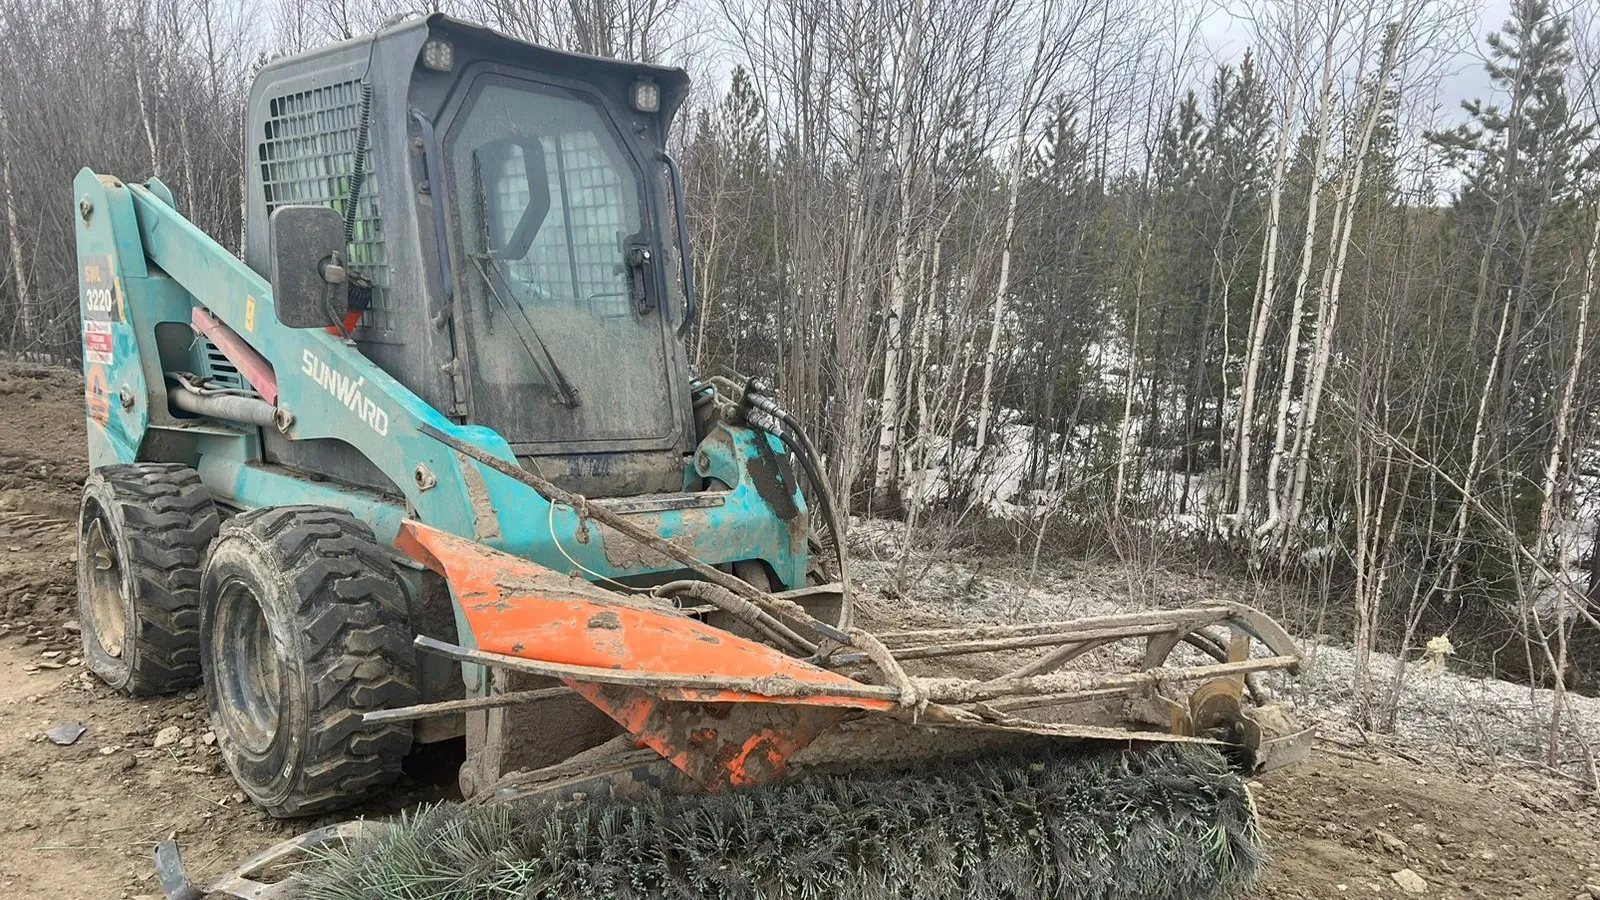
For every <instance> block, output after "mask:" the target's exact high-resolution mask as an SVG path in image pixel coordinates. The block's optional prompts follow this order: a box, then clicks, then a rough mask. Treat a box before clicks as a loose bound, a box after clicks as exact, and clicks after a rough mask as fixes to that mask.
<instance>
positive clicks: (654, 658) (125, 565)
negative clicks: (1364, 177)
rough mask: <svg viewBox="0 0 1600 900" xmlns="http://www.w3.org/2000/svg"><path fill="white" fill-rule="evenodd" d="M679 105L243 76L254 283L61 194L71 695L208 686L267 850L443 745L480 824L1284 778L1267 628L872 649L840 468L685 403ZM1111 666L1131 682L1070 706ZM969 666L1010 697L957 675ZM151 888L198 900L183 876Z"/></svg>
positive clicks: (559, 68)
mask: <svg viewBox="0 0 1600 900" xmlns="http://www.w3.org/2000/svg"><path fill="white" fill-rule="evenodd" d="M687 89H688V80H687V77H686V76H685V74H684V73H683V72H682V71H680V70H677V69H671V68H660V67H654V66H648V65H636V64H630V63H623V62H617V61H613V60H604V59H596V58H590V57H585V56H578V55H573V54H568V53H562V52H557V51H555V50H551V49H548V48H544V47H538V46H533V45H529V44H525V43H521V42H518V41H515V40H512V39H509V38H507V37H504V36H501V35H499V34H496V33H494V32H491V31H488V30H486V29H483V28H480V27H476V26H473V25H469V24H466V23H463V22H459V21H455V20H452V19H449V18H446V17H443V16H439V15H434V16H431V17H428V18H425V19H423V18H419V19H413V20H411V21H406V22H402V23H400V24H397V25H393V26H391V27H388V28H386V29H385V30H382V31H380V32H378V33H376V34H373V35H371V36H368V37H363V38H360V39H357V40H352V41H346V42H344V43H341V44H337V45H334V46H332V47H329V48H326V49H323V50H319V51H316V52H313V53H308V54H304V55H300V56H296V57H291V58H286V59H280V60H276V61H274V62H272V63H270V64H268V65H267V66H266V67H264V68H263V69H262V70H261V72H260V73H259V75H258V76H257V78H256V81H255V84H254V87H253V89H252V91H251V93H250V98H249V108H248V113H247V115H248V121H247V128H248V131H247V141H246V151H247V163H246V167H245V172H246V178H245V185H246V191H247V194H246V217H245V242H244V252H243V258H242V259H240V258H238V257H236V256H235V255H234V254H233V253H231V252H229V251H228V250H226V249H225V248H223V247H221V246H219V245H218V244H217V243H216V242H215V241H214V240H212V239H211V238H210V237H208V236H206V235H205V234H204V233H202V232H201V231H200V230H199V229H197V228H196V227H195V226H194V225H193V224H192V223H191V222H190V221H188V220H187V219H186V218H184V216H183V215H181V214H180V213H179V211H178V210H177V208H176V206H175V203H174V199H173V196H172V193H171V192H170V191H169V190H168V189H167V188H166V187H165V186H164V185H163V184H162V183H161V182H160V181H159V180H157V179H151V180H149V181H147V182H145V183H143V184H133V183H126V182H123V181H121V180H119V179H117V178H115V177H113V176H109V175H103V174H97V173H95V172H92V171H89V170H87V169H86V170H84V171H83V172H82V173H80V174H79V176H78V177H77V179H76V180H75V182H74V193H75V198H74V199H75V208H74V217H75V219H76V224H77V242H78V261H79V270H80V276H81V300H82V314H83V339H84V345H83V358H84V373H85V379H86V398H85V399H86V408H87V415H88V419H89V429H88V435H89V438H88V440H89V450H90V456H91V464H92V473H91V475H90V476H89V478H88V481H87V483H86V484H85V487H84V494H83V505H82V514H81V520H80V531H79V539H80V543H81V548H80V554H79V560H80V564H79V593H80V606H81V622H82V635H83V645H84V658H85V660H86V663H87V665H88V666H89V667H90V668H91V670H92V671H93V672H94V673H95V674H96V675H97V676H99V677H100V678H101V679H103V680H104V681H105V682H106V683H108V684H110V685H112V686H113V687H116V688H119V689H122V690H124V691H126V692H128V693H130V694H134V695H149V694H156V693H161V692H166V691H174V690H179V689H182V688H187V687H191V686H194V685H198V684H201V683H203V684H204V686H205V697H206V701H207V704H208V707H209V710H210V715H211V719H212V723H213V726H214V728H215V732H216V735H217V740H218V746H219V748H220V751H221V754H222V757H223V759H224V760H225V761H226V763H227V766H228V768H229V769H230V770H231V771H232V773H233V775H234V777H235V778H236V779H237V781H238V783H239V785H240V786H241V787H242V789H243V790H244V791H245V793H247V794H248V795H249V797H250V798H251V799H252V800H253V801H254V802H255V803H256V804H258V805H259V806H260V807H262V808H263V809H265V810H266V811H267V812H269V813H271V814H272V815H274V816H280V817H292V816H303V815H310V814H316V813H323V812H326V811H329V810H335V809H338V808H342V807H345V806H348V805H350V804H353V803H356V802H357V801H360V800H361V799H363V798H365V797H368V796H370V795H372V793H373V792H375V791H379V790H381V789H382V788H383V787H384V786H385V785H387V784H389V783H391V782H392V781H393V780H394V779H395V778H396V777H397V776H398V775H399V774H400V766H401V761H402V759H403V758H404V757H405V756H406V755H407V753H408V751H410V750H411V748H412V746H413V745H414V744H415V743H418V742H435V741H440V740H445V739H450V738H458V737H462V736H464V738H465V745H466V757H465V760H466V761H465V763H464V764H462V766H461V768H460V773H459V780H460V787H461V792H462V794H463V795H464V796H465V797H467V798H469V799H471V800H472V801H474V802H482V801H486V800H498V799H508V798H514V797H519V796H529V795H539V796H550V797H564V798H569V799H570V798H574V797H584V798H589V799H591V800H593V799H596V798H602V797H627V796H629V795H631V794H634V793H637V792H643V791H655V792H662V791H666V792H680V793H681V792H696V791H699V792H725V791H729V790H735V789H741V788H747V787H751V786H757V785H763V784H769V783H772V782H776V781H779V780H780V779H783V778H785V777H786V776H791V775H793V774H795V773H796V772H799V771H801V770H806V771H810V770H813V769H818V770H828V771H835V772H838V771H853V770H856V769H859V768H864V767H871V766H874V765H887V766H899V767H902V768H904V767H906V766H907V765H914V764H917V763H918V762H919V761H922V762H930V761H935V760H946V759H955V758H987V757H994V756H996V755H1002V754H1011V753H1020V754H1024V755H1026V754H1028V753H1035V752H1045V751H1050V752H1055V751H1058V750H1061V749H1062V748H1094V747H1122V748H1141V747H1151V746H1155V745H1160V744H1165V743H1173V742H1177V743H1205V744H1212V745H1218V746H1223V747H1225V748H1226V749H1227V751H1228V752H1229V754H1231V756H1232V758H1233V759H1234V761H1235V762H1236V763H1237V764H1238V765H1240V766H1242V767H1244V768H1246V769H1248V770H1257V769H1261V768H1264V767H1270V766H1273V765H1277V764H1281V763H1284V762H1286V761H1290V760H1292V759H1294V758H1295V757H1297V756H1298V755H1300V754H1301V753H1303V752H1304V749H1305V746H1306V744H1307V734H1306V732H1305V731H1304V730H1301V729H1296V728H1294V727H1293V726H1292V725H1291V724H1290V723H1289V722H1288V720H1287V719H1286V718H1284V717H1283V716H1282V714H1281V713H1280V712H1279V711H1278V710H1277V708H1276V707H1274V706H1271V705H1263V704H1259V703H1257V702H1256V701H1257V699H1259V696H1258V686H1257V685H1256V683H1255V679H1254V678H1253V677H1251V676H1253V675H1254V674H1255V673H1262V672H1268V671H1272V670H1281V669H1289V670H1292V669H1294V668H1295V667H1296V665H1297V663H1298V660H1299V653H1298V651H1297V650H1296V648H1295V646H1294V645H1293V643H1292V642H1291V641H1290V639H1289V637H1288V635H1287V634H1285V633H1284V631H1283V629H1282V628H1280V627H1278V626H1277V625H1276V624H1275V623H1274V622H1272V621H1271V620H1270V619H1268V618H1266V617H1265V616H1263V615H1261V614H1259V613H1257V612H1255V611H1253V610H1251V609H1248V608H1246V607H1242V606H1237V605H1232V604H1227V603H1215V604H1208V605H1205V606H1202V607H1199V608H1194V609H1184V610H1162V611H1155V612H1138V613H1128V614H1123V615H1112V616H1104V617H1100V618H1096V619H1091V620H1080V621H1071V622H1048V623H1038V624H1022V625H1006V626H982V627H951V628H936V629H924V630H916V631H900V632H894V633H886V634H878V635H872V634H869V633H866V632H864V631H861V630H859V629H857V628H855V627H854V625H853V622H852V608H851V593H850V589H849V578H848V569H847V560H846V558H845V554H844V548H843V546H842V541H841V538H840V529H839V522H838V521H837V516H838V510H837V509H835V507H834V504H833V501H832V498H830V496H829V494H828V489H827V485H826V482H825V480H824V479H823V478H821V477H820V475H819V468H818V467H819V466H820V464H821V460H820V459H819V458H818V455H817V451H816V450H815V448H814V447H813V446H812V445H811V443H810V442H809V440H808V439H807V437H806V435H805V434H804V432H803V431H802V430H801V428H800V427H799V425H798V423H797V422H796V421H795V419H794V418H793V417H792V416H791V415H790V414H789V413H787V412H786V411H785V410H784V408H783V407H782V405H781V403H780V402H779V400H778V399H777V398H776V397H775V396H774V394H773V392H772V391H771V390H770V389H769V388H767V387H766V386H765V385H764V384H762V383H761V382H760V381H758V380H749V379H740V378H733V377H714V378H701V377H696V376H695V375H694V374H693V373H692V372H691V371H690V369H689V366H688V364H687V362H686V356H685V352H684V335H686V334H687V333H688V331H689V329H690V326H691V325H692V323H693V322H694V320H695V316H696V301H695V292H694V279H693V273H692V271H691V269H690V265H689V253H688V234H687V228H686V223H685V210H684V202H683V188H682V180H681V177H680V174H679V171H678V167H677V165H676V164H675V163H674V161H673V159H672V157H671V156H669V155H668V154H667V152H666V149H665V148H666V138H667V134H668V130H669V123H670V121H671V119H672V116H673V113H674V111H675V110H676V109H677V108H678V107H679V105H680V104H681V103H682V101H683V99H684V96H685V93H686V91H687ZM807 489H809V494H808V490H807ZM813 506H815V507H816V508H815V509H813ZM813 519H815V520H817V521H818V522H819V523H821V525H823V526H825V527H819V529H818V531H819V532H821V534H820V535H814V534H813V533H812V528H811V524H810V523H811V522H812V521H813ZM821 538H826V540H823V539H821ZM1125 640H1142V641H1143V643H1144V652H1143V655H1142V657H1141V658H1142V663H1141V664H1139V665H1137V666H1135V667H1133V668H1130V669H1129V670H1127V671H1118V672H1114V673H1108V672H1095V673H1084V672H1064V671H1062V667H1063V666H1066V665H1067V664H1068V663H1070V662H1071V661H1072V660H1074V659H1077V658H1079V657H1083V656H1085V655H1086V654H1089V653H1090V652H1092V651H1094V650H1096V649H1098V648H1101V647H1105V646H1107V645H1110V644H1113V643H1115V642H1120V641H1125ZM1180 646H1182V647H1187V648H1190V650H1193V651H1194V652H1193V653H1189V652H1188V651H1185V654H1187V655H1185V654H1176V655H1175V654H1174V651H1175V649H1176V648H1179V647H1180ZM1252 648H1254V650H1253V649H1252ZM975 654H987V655H988V656H989V657H991V658H993V659H997V660H999V663H998V664H997V665H999V669H996V670H994V671H997V672H998V674H994V675H991V676H986V677H984V678H972V677H960V676H959V671H960V670H952V669H951V668H949V667H948V663H949V661H950V660H951V659H953V658H957V657H967V656H971V655H975ZM1030 654H1032V657H1033V658H1025V657H1027V656H1028V655H1030ZM1180 657H1181V658H1182V659H1183V660H1186V661H1187V662H1186V663H1185V664H1183V665H1180V664H1179V661H1180ZM941 666H945V667H944V668H941ZM908 669H909V670H910V671H908ZM953 672H954V674H952V673H953ZM349 833H350V826H335V827H331V828H325V829H321V830H318V831H314V832H311V833H309V834H308V835H306V836H303V837H302V838H298V839H296V840H294V841H289V842H285V844H283V845H280V846H279V847H276V848H273V849H271V850H269V851H267V852H266V853H265V854H263V855H262V856H261V857H260V858H258V859H254V860H251V861H247V863H246V864H245V865H243V866H241V867H240V868H238V869H236V870H234V871H233V872H231V873H229V874H228V875H226V876H224V877H222V878H221V879H219V880H218V881H216V882H214V883H213V884H211V885H210V886H209V888H210V889H212V890H219V891H223V892H227V893H232V894H235V895H237V896H250V897H262V896H269V895H271V893H272V891H273V890H275V889H276V888H275V887H273V886H269V885H265V884H264V883H262V882H260V881H259V880H257V879H258V878H259V877H260V876H258V874H257V873H258V872H259V871H260V869H261V867H262V866H263V865H264V864H267V863H271V862H273V861H276V860H279V859H280V858H282V857H283V856H284V855H285V854H288V853H291V852H293V851H296V850H299V849H304V848H305V847H307V846H311V845H314V844H317V843H321V842H327V841H330V840H335V839H338V838H342V837H345V836H348V834H349ZM158 869H159V870H160V872H161V873H162V877H163V884H164V887H165V888H166V889H167V891H168V893H169V895H170V896H174V897H188V896H198V893H197V889H196V888H194V887H193V886H192V885H191V884H189V882H188V880H187V878H186V876H185V875H184V873H183V871H182V866H181V862H179V860H178V857H177V854H176V849H175V848H174V847H172V846H171V845H166V846H164V847H163V848H162V849H161V851H160V853H159V854H158Z"/></svg>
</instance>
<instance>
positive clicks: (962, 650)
mask: <svg viewBox="0 0 1600 900" xmlns="http://www.w3.org/2000/svg"><path fill="white" fill-rule="evenodd" d="M1171 630H1172V626H1170V625H1131V626H1128V627H1125V628H1097V629H1089V630H1082V631H1060V632H1056V633H1054V634H1024V635H1017V636H1015V637H1007V638H993V639H990V640H981V641H958V642H955V643H951V644H929V645H926V646H921V647H906V648H904V649H896V650H895V651H894V657H895V659H936V658H938V657H941V656H961V655H963V654H967V653H988V652H991V651H996V650H1027V649H1030V648H1033V647H1053V646H1055V645H1057V644H1079V643H1084V642H1087V641H1099V642H1101V643H1104V642H1107V641H1114V640H1120V639H1122V638H1130V637H1144V636H1146V635H1151V634H1165V633H1167V632H1169V631H1171Z"/></svg>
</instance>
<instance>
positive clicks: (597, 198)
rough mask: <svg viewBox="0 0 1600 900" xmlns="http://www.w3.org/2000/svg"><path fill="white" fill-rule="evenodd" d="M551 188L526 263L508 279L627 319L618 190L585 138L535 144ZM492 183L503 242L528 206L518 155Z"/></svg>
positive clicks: (605, 162) (595, 141)
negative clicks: (541, 148)
mask: <svg viewBox="0 0 1600 900" xmlns="http://www.w3.org/2000/svg"><path fill="white" fill-rule="evenodd" d="M540 141H541V143H542V144H543V145H544V160H545V170H546V172H545V175H546V177H547V178H548V179H549V185H550V188H549V190H550V212H549V213H548V214H547V215H546V216H545V225H544V227H542V228H540V229H539V233H538V234H537V235H536V236H535V237H534V240H533V244H532V246H530V247H529V248H528V255H527V258H526V259H522V260H517V261H515V262H513V263H512V264H511V270H512V273H513V274H514V275H515V276H516V277H517V278H519V279H521V280H522V281H525V282H528V283H530V284H535V285H540V286H546V287H549V288H556V289H557V292H558V293H560V294H564V295H569V296H571V297H573V298H574V299H575V300H576V301H577V302H578V303H579V304H580V306H581V308H584V309H586V310H588V311H589V312H591V313H593V314H595V315H600V316H614V317H621V316H626V315H628V314H629V306H628V291H627V282H626V280H625V279H624V275H623V271H622V234H623V227H622V217H623V213H624V210H625V206H624V203H623V195H622V191H623V189H624V186H625V185H624V182H623V180H622V176H621V174H620V173H618V172H617V170H616V168H615V167H614V166H613V164H612V162H611V160H610V159H609V158H608V157H607V156H606V154H605V151H604V150H603V148H602V147H601V146H600V141H599V138H598V137H597V136H596V135H595V133H594V132H592V131H587V130H584V131H570V132H566V133H564V134H559V135H555V136H550V137H542V138H540ZM503 165H504V168H503V170H502V171H501V172H499V173H495V174H496V175H498V176H499V177H497V178H495V179H494V187H493V190H494V191H495V193H496V195H497V197H496V200H497V203H496V207H497V208H498V209H499V210H501V217H502V219H503V221H501V222H500V223H499V225H500V229H501V231H502V233H504V234H510V233H511V232H512V230H514V229H515V228H516V225H517V219H518V218H520V217H521V215H522V211H523V210H524V209H525V208H527V206H528V202H529V189H528V179H527V175H526V171H527V169H526V166H525V165H524V163H523V160H522V151H521V149H520V148H518V149H515V150H514V152H513V153H511V154H508V155H507V157H506V160H505V163H504V164H503Z"/></svg>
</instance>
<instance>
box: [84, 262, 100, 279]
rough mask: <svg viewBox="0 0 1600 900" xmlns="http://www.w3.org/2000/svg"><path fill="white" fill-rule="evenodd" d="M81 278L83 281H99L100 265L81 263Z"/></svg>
mask: <svg viewBox="0 0 1600 900" xmlns="http://www.w3.org/2000/svg"><path fill="white" fill-rule="evenodd" d="M83 280H84V281H99V280H100V267H99V266H97V265H95V264H94V263H91V262H86V263H84V264H83Z"/></svg>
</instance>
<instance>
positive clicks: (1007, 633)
mask: <svg viewBox="0 0 1600 900" xmlns="http://www.w3.org/2000/svg"><path fill="white" fill-rule="evenodd" d="M1232 614H1233V610H1232V609H1230V608H1228V607H1225V606H1202V607H1198V608H1194V609H1172V610H1156V611H1153V612H1137V613H1119V614H1116V615H1110V616H1094V617H1091V618H1086V619H1066V620H1062V621H1055V622H1035V623H1031V624H1027V625H978V626H974V627H968V628H933V629H927V630H922V631H890V632H886V633H884V634H880V635H878V639H879V640H881V641H883V642H884V643H885V644H891V645H892V644H906V643H911V642H919V643H920V642H925V641H942V640H945V639H948V638H957V639H961V640H989V639H993V638H1004V637H1021V636H1023V635H1036V634H1052V633H1056V632H1060V631H1065V630H1078V631H1083V630H1088V629H1093V628H1119V627H1123V626H1138V625H1162V626H1164V627H1163V628H1161V629H1160V630H1162V631H1170V630H1174V629H1177V628H1183V629H1185V630H1187V629H1191V628H1200V627H1203V626H1206V625H1212V624H1215V623H1217V622H1220V621H1222V620H1223V619H1226V618H1228V617H1229V616H1230V615H1232Z"/></svg>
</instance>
